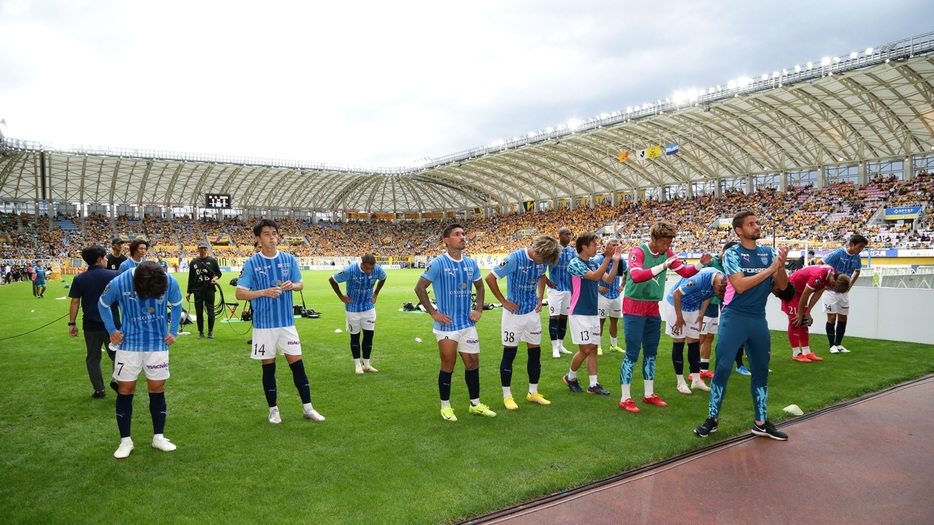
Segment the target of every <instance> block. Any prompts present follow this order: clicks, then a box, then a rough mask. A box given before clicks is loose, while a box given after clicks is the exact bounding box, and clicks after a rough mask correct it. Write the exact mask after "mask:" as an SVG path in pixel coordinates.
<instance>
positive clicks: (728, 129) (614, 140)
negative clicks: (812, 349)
mask: <svg viewBox="0 0 934 525" xmlns="http://www.w3.org/2000/svg"><path fill="white" fill-rule="evenodd" d="M854 55H855V56H854ZM854 55H849V56H847V57H844V58H835V59H831V60H826V61H825V63H823V64H813V65H812V67H809V68H801V70H800V71H787V70H783V71H781V72H778V71H776V72H775V73H774V74H772V75H763V77H760V78H757V79H748V80H747V81H742V82H740V83H738V84H736V85H731V86H724V87H718V88H714V89H711V90H708V91H706V92H703V93H696V94H692V95H690V96H689V97H687V98H686V99H685V100H676V101H671V100H665V101H658V103H657V104H652V105H647V106H644V107H639V108H635V109H632V108H630V109H629V110H627V111H619V112H615V113H613V114H612V115H602V116H600V117H595V118H593V119H590V120H588V121H585V122H583V123H581V124H580V125H579V126H578V127H577V128H576V129H569V128H567V127H559V128H557V129H554V130H548V131H547V132H543V133H541V134H538V135H533V136H528V137H520V138H517V139H513V140H510V141H505V142H503V143H502V144H497V145H491V146H485V147H480V148H475V149H472V150H469V151H464V152H460V153H456V154H451V155H447V156H444V157H441V158H438V159H433V160H431V161H430V162H429V163H427V164H426V165H424V166H420V167H417V168H385V169H365V168H355V167H349V166H332V165H324V164H315V163H301V162H287V161H276V160H271V159H251V158H227V157H223V158H222V157H219V156H211V155H197V154H185V153H173V152H159V151H144V150H116V149H112V148H85V147H78V148H75V149H73V150H70V151H58V150H53V149H51V148H49V147H47V146H43V145H42V144H41V143H35V142H27V141H22V140H16V139H11V138H5V139H3V143H2V146H0V148H2V155H0V201H3V202H38V201H46V202H80V203H109V204H133V205H140V206H145V205H157V206H193V207H203V206H204V195H205V194H206V193H222V194H230V195H231V200H232V203H233V207H234V208H238V209H244V210H269V209H300V210H315V211H336V210H349V211H363V212H370V213H388V212H395V213H400V212H406V213H408V212H423V211H446V210H461V209H472V208H478V207H479V208H486V209H495V210H500V209H503V208H504V207H505V206H508V205H510V204H515V203H522V202H528V201H535V202H541V201H553V200H557V199H569V198H570V199H573V198H575V197H581V196H600V195H607V194H609V195H618V194H619V193H620V192H635V191H638V190H640V189H645V188H662V187H664V186H669V185H680V184H685V183H692V182H716V181H718V180H724V179H736V178H738V177H748V176H756V175H761V174H780V173H788V172H799V171H804V170H808V169H819V168H823V167H827V166H833V165H840V164H853V163H859V162H863V161H871V160H885V159H899V160H905V159H907V158H910V157H912V156H918V155H931V154H932V151H934V86H932V81H934V33H929V34H926V35H921V36H919V37H913V38H910V39H904V40H901V41H898V42H894V43H891V44H887V45H884V46H881V47H880V48H876V49H867V50H866V52H865V53H859V54H854ZM666 144H677V145H678V153H677V154H674V155H665V145H666ZM659 145H660V146H661V156H659V157H658V158H651V159H648V158H646V159H642V158H639V156H638V152H639V151H640V150H644V149H646V148H650V147H653V146H659ZM621 151H627V152H629V159H628V160H627V161H626V162H620V160H619V154H620V152H621ZM688 186H690V184H688Z"/></svg>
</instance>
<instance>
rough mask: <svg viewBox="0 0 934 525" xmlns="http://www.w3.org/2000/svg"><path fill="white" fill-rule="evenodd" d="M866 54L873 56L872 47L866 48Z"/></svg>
mask: <svg viewBox="0 0 934 525" xmlns="http://www.w3.org/2000/svg"><path fill="white" fill-rule="evenodd" d="M866 54H867V55H872V48H871V47H867V48H866Z"/></svg>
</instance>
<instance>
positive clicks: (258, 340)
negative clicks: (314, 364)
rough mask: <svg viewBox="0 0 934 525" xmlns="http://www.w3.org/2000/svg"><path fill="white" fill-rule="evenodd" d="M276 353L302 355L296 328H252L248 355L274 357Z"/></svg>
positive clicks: (262, 357)
mask: <svg viewBox="0 0 934 525" xmlns="http://www.w3.org/2000/svg"><path fill="white" fill-rule="evenodd" d="M278 354H285V355H302V342H301V341H299V339H298V330H296V329H295V327H294V326H283V327H281V328H254V329H253V349H252V350H251V351H250V357H251V358H253V359H275V358H276V355H278Z"/></svg>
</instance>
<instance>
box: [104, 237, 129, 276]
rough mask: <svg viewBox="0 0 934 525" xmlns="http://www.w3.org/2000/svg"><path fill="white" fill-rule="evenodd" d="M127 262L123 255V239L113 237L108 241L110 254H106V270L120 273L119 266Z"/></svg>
mask: <svg viewBox="0 0 934 525" xmlns="http://www.w3.org/2000/svg"><path fill="white" fill-rule="evenodd" d="M125 260H127V256H126V255H124V254H123V239H121V238H120V237H114V238H113V239H111V240H110V253H108V254H107V269H108V270H116V271H120V265H121V264H123V261H125Z"/></svg>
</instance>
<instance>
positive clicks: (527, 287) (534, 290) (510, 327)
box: [485, 235, 561, 410]
mask: <svg viewBox="0 0 934 525" xmlns="http://www.w3.org/2000/svg"><path fill="white" fill-rule="evenodd" d="M560 256H561V251H560V248H558V240H557V239H555V238H554V237H550V236H548V235H540V236H538V237H535V238H534V239H532V245H531V246H529V247H528V248H522V249H519V250H516V251H514V252H512V253H510V254H509V255H508V256H506V258H505V259H503V262H502V263H500V265H499V267H498V268H494V269H493V271H491V272H490V273H488V274H487V276H486V278H485V280H486V285H487V286H488V287H489V288H490V292H492V293H493V295H494V296H495V297H496V299H497V300H498V301H499V302H500V303H501V304H502V305H503V320H502V343H503V360H502V361H501V362H500V364H499V377H500V381H501V382H502V384H503V404H504V405H506V409H507V410H519V405H518V404H516V401H515V399H514V398H513V396H512V364H513V361H514V360H515V359H516V354H517V353H518V350H519V343H520V342H522V341H525V345H526V347H527V349H528V353H529V361H528V364H527V365H526V369H527V370H528V373H529V393H528V395H526V396H525V399H526V400H527V401H528V402H530V403H537V404H539V405H550V404H551V401H548V400H547V399H545V397H544V396H542V395H541V394H540V393H539V392H538V380H539V378H540V377H541V374H542V349H541V344H542V318H541V315H540V314H541V311H542V299H543V298H544V295H545V280H546V277H545V268H546V267H545V265H552V264H555V263H556V262H557V261H558V257H560ZM507 276H508V279H507V281H506V282H507V289H506V296H505V297H504V296H503V292H502V291H501V290H500V289H499V283H498V282H497V280H498V279H502V278H503V277H507Z"/></svg>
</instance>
